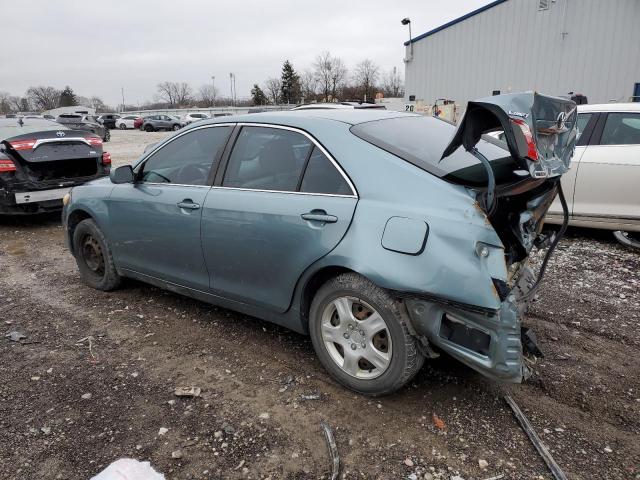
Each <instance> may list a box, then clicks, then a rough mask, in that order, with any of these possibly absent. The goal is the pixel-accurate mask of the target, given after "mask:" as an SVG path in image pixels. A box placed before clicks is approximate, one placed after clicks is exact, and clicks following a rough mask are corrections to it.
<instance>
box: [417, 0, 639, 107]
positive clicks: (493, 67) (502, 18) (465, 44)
mask: <svg viewBox="0 0 640 480" xmlns="http://www.w3.org/2000/svg"><path fill="white" fill-rule="evenodd" d="M405 49H406V51H405V65H406V74H405V75H406V77H405V83H406V94H405V95H406V97H405V100H407V101H409V100H415V101H416V102H418V103H424V104H427V105H429V104H433V103H434V101H435V100H436V99H439V98H445V99H451V100H454V101H455V103H456V104H458V105H461V106H464V105H466V102H467V101H468V100H473V99H475V98H481V97H486V96H489V95H492V94H493V93H497V92H501V93H509V92H517V91H525V90H536V91H538V92H541V93H546V94H550V95H567V94H568V93H569V92H575V93H582V94H584V95H586V96H587V98H588V101H589V103H605V102H610V101H616V102H620V101H629V100H630V98H631V97H633V96H636V97H637V98H636V101H640V0H497V1H494V2H492V3H490V4H488V5H486V6H484V7H482V8H480V9H478V10H475V11H473V12H470V13H469V14H467V15H464V16H462V17H460V18H458V19H455V20H453V21H451V22H449V23H447V24H445V25H442V26H440V27H438V28H435V29H433V30H431V31H429V32H427V33H424V34H422V35H419V36H417V37H414V38H413V39H412V40H411V42H406V43H405ZM411 96H415V98H411Z"/></svg>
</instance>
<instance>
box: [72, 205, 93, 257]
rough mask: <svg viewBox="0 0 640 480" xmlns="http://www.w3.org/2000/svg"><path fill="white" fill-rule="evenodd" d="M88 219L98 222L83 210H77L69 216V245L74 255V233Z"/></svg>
mask: <svg viewBox="0 0 640 480" xmlns="http://www.w3.org/2000/svg"><path fill="white" fill-rule="evenodd" d="M87 218H90V219H92V220H93V221H94V222H95V221H96V219H95V217H94V216H93V215H92V214H91V213H89V212H88V211H87V210H85V209H83V208H76V209H75V210H74V211H73V212H71V213H70V214H69V215H68V216H67V244H68V245H69V250H70V251H71V253H72V254H74V255H75V252H74V251H73V232H75V229H76V227H77V226H78V224H79V223H80V222H82V221H83V220H86V219H87ZM96 223H97V222H96Z"/></svg>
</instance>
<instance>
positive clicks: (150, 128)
mask: <svg viewBox="0 0 640 480" xmlns="http://www.w3.org/2000/svg"><path fill="white" fill-rule="evenodd" d="M153 130H154V128H153V127H152V126H151V125H145V127H144V131H145V132H153Z"/></svg>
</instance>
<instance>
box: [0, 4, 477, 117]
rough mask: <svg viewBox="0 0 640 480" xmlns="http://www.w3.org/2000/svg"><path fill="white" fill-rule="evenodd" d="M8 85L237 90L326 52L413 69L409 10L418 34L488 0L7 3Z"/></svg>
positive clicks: (97, 91)
mask: <svg viewBox="0 0 640 480" xmlns="http://www.w3.org/2000/svg"><path fill="white" fill-rule="evenodd" d="M2 3H3V5H2V11H1V13H0V17H2V18H3V22H2V37H3V41H2V47H0V91H6V92H9V93H11V94H12V95H24V92H25V91H26V90H27V88H29V87H30V86H38V85H47V86H48V85H51V86H53V87H56V88H60V89H62V88H64V86H65V85H70V86H71V87H72V88H73V90H74V92H75V93H76V94H78V95H82V96H86V97H89V96H93V95H97V96H99V97H101V98H102V99H103V100H104V101H105V102H106V103H107V104H110V105H118V104H120V103H122V98H121V88H123V89H124V99H125V102H126V103H127V104H131V105H136V104H142V103H144V102H145V101H150V100H153V98H154V95H155V94H156V85H157V84H158V83H159V82H162V81H177V82H183V81H184V82H187V83H189V84H190V85H191V86H192V87H193V88H194V90H196V91H197V89H198V88H199V87H200V86H201V85H204V84H210V83H211V82H212V80H211V77H212V76H215V86H216V88H217V90H218V94H219V95H222V96H229V95H230V80H229V73H230V72H233V73H234V74H235V76H236V90H237V96H238V97H248V96H249V92H250V90H251V87H252V85H253V84H254V83H258V84H260V85H262V84H263V83H264V81H265V80H266V79H267V78H269V77H273V76H278V77H279V76H280V71H281V68H282V63H283V61H284V60H285V59H289V61H291V63H292V64H293V66H294V68H295V69H296V70H297V71H303V70H305V69H307V68H311V66H312V64H313V62H314V59H315V57H316V56H317V55H318V54H320V53H321V52H323V51H329V52H331V54H332V55H334V56H338V57H341V58H342V59H343V61H344V62H345V64H346V66H347V68H349V69H350V70H353V68H354V67H355V65H356V64H357V63H358V62H360V61H361V60H363V59H365V58H369V59H372V60H373V61H374V62H375V63H377V64H378V65H379V66H380V67H381V69H382V70H383V71H388V70H390V69H392V68H393V67H394V66H395V67H397V68H398V69H400V73H401V75H402V76H404V65H403V62H402V59H403V57H404V46H403V42H405V41H406V40H407V39H408V36H409V32H408V29H407V27H406V26H403V25H401V23H400V20H401V19H402V18H404V17H409V18H410V19H411V27H412V34H413V36H414V37H415V36H417V35H419V34H421V33H424V32H426V31H428V30H430V29H432V28H434V27H437V26H439V25H441V24H443V23H446V22H448V21H449V20H452V19H454V18H456V17H459V16H461V15H464V14H465V13H468V12H470V11H472V10H474V9H476V8H479V7H481V6H482V5H485V4H487V3H489V1H487V0H446V1H443V0H441V1H437V0H400V1H398V0H396V1H393V0H391V1H389V0H387V1H379V0H348V1H347V0H322V1H321V2H310V1H308V0H306V1H305V0H298V1H296V0H270V1H260V0H232V1H221V0H209V1H206V0H172V1H168V0H153V1H151V0H107V1H103V2H87V1H86V0H85V1H77V0H55V1H50V0H3V2H2Z"/></svg>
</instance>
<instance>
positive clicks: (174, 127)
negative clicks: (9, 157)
mask: <svg viewBox="0 0 640 480" xmlns="http://www.w3.org/2000/svg"><path fill="white" fill-rule="evenodd" d="M177 130H180V125H178V124H177V123H176V124H175V125H174V126H173V131H174V132H175V131H177Z"/></svg>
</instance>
